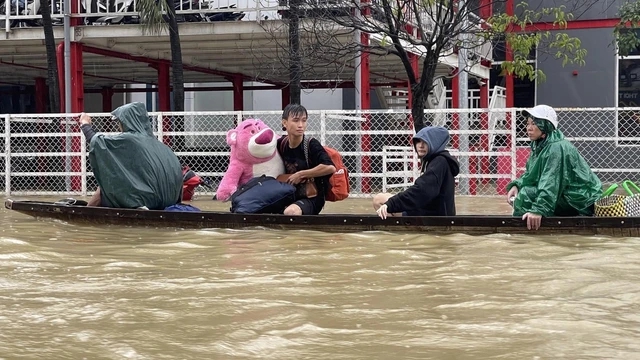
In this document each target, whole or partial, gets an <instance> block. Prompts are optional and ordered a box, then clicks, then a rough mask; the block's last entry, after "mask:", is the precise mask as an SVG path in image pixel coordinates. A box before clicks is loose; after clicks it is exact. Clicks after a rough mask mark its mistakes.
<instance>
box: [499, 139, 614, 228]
mask: <svg viewBox="0 0 640 360" xmlns="http://www.w3.org/2000/svg"><path fill="white" fill-rule="evenodd" d="M513 186H516V187H517V188H518V196H517V197H516V199H515V201H514V204H513V215H514V216H522V215H524V214H526V213H528V212H531V213H534V214H538V215H542V216H544V217H549V216H554V215H555V216H575V215H585V216H591V215H593V208H592V206H591V205H593V204H594V203H595V202H596V200H598V199H599V198H600V196H601V194H602V184H601V183H600V180H599V179H598V177H597V176H596V175H595V174H594V173H593V171H591V168H590V167H589V165H588V164H587V162H586V161H585V160H584V158H583V157H582V156H581V155H580V154H579V153H578V150H577V149H576V148H575V147H574V146H573V145H572V144H571V143H570V142H569V141H568V140H566V139H565V138H564V135H562V132H560V130H553V131H550V132H549V133H548V135H547V137H546V139H545V140H542V141H534V142H532V143H531V155H530V156H529V159H528V160H527V165H526V170H525V173H524V174H523V175H522V177H520V178H519V179H516V180H515V181H512V182H511V183H509V185H507V190H509V189H511V188H512V187H513Z"/></svg>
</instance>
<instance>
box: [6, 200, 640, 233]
mask: <svg viewBox="0 0 640 360" xmlns="http://www.w3.org/2000/svg"><path fill="white" fill-rule="evenodd" d="M4 206H5V208H7V209H9V210H12V211H17V212H20V213H23V214H26V215H31V216H33V217H36V218H49V219H59V220H63V221H67V222H70V223H88V224H93V225H102V224H112V225H128V226H152V227H169V228H185V229H211V228H226V229H244V228H252V227H265V228H273V229H286V230H317V231H326V232H339V233H348V232H360V231H394V232H412V233H435V234H453V233H464V234H470V235H485V234H495V233H506V234H530V235H532V234H547V235H549V234H553V235H565V234H577V235H608V236H615V237H623V236H640V217H635V218H597V217H562V218H560V217H550V218H543V219H542V226H541V228H540V229H539V230H538V231H531V230H528V229H527V226H526V223H525V222H524V221H522V220H521V219H519V218H515V217H509V216H485V215H469V216H467V215H465V216H451V217H435V216H407V217H401V218H387V219H386V220H382V219H380V218H379V217H378V216H376V215H375V214H373V215H370V214H367V215H358V214H326V215H314V216H286V215H270V214H251V215H249V214H234V213H228V212H214V211H203V212H171V211H150V210H136V209H109V208H99V207H89V206H77V205H64V204H59V203H51V202H41V201H15V200H11V199H8V200H6V201H5V203H4Z"/></svg>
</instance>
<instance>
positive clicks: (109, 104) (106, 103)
mask: <svg viewBox="0 0 640 360" xmlns="http://www.w3.org/2000/svg"><path fill="white" fill-rule="evenodd" d="M100 94H102V111H103V112H111V110H113V88H111V87H103V88H102V91H100Z"/></svg>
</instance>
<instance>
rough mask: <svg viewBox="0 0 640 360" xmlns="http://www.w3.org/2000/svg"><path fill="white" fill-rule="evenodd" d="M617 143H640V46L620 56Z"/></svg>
mask: <svg viewBox="0 0 640 360" xmlns="http://www.w3.org/2000/svg"><path fill="white" fill-rule="evenodd" d="M617 80H618V86H617V89H618V104H617V105H618V111H617V113H618V114H617V115H618V116H617V127H618V136H617V144H618V145H619V146H639V145H640V47H638V48H637V49H636V50H635V51H633V52H631V55H629V56H627V57H624V58H623V57H618V76H617Z"/></svg>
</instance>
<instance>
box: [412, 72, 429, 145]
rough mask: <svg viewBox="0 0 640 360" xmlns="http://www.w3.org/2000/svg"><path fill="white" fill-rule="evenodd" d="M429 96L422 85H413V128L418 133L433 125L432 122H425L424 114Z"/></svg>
mask: <svg viewBox="0 0 640 360" xmlns="http://www.w3.org/2000/svg"><path fill="white" fill-rule="evenodd" d="M427 95H428V94H427V93H426V92H424V91H423V90H422V87H421V86H420V84H412V85H411V116H412V117H413V127H414V129H415V131H416V133H417V132H418V131H420V130H421V129H422V128H424V127H425V126H429V125H431V121H425V114H424V107H425V104H426V102H427Z"/></svg>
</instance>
